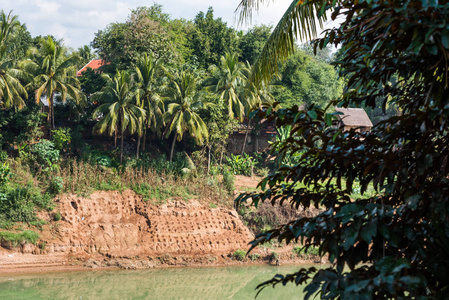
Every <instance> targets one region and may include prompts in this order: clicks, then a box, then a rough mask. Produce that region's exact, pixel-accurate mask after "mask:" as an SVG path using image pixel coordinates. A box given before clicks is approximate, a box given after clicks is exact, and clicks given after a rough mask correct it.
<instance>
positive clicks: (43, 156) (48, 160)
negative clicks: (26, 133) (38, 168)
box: [31, 140, 59, 165]
mask: <svg viewBox="0 0 449 300" xmlns="http://www.w3.org/2000/svg"><path fill="white" fill-rule="evenodd" d="M31 153H32V154H33V155H34V157H35V158H36V161H37V163H39V164H42V165H47V164H53V163H55V162H57V161H58V159H59V150H58V149H55V145H54V144H53V143H52V142H51V141H49V140H40V141H39V142H38V143H36V144H34V145H33V146H32V147H31Z"/></svg>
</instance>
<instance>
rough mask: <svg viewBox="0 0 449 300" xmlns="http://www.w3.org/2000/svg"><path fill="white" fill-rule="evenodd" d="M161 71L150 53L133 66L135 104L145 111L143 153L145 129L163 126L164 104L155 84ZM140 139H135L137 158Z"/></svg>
mask: <svg viewBox="0 0 449 300" xmlns="http://www.w3.org/2000/svg"><path fill="white" fill-rule="evenodd" d="M161 71H162V65H161V61H160V60H159V59H155V58H154V57H153V55H152V54H151V53H149V54H147V53H144V54H143V55H141V56H140V57H139V59H138V60H137V63H136V66H135V75H134V79H135V80H136V82H137V84H138V89H137V96H138V103H137V104H138V105H139V106H140V107H141V108H143V109H144V110H145V111H146V118H145V119H144V124H143V145H142V150H143V151H145V142H146V136H147V129H151V130H152V131H160V129H161V128H162V127H163V126H164V119H163V114H164V103H163V101H162V99H161V97H160V95H159V86H158V85H157V83H156V75H157V74H158V73H159V72H161ZM140 137H141V136H140V135H139V136H138V139H137V158H139V148H140V147H139V146H140Z"/></svg>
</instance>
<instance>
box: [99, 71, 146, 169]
mask: <svg viewBox="0 0 449 300" xmlns="http://www.w3.org/2000/svg"><path fill="white" fill-rule="evenodd" d="M103 78H104V79H105V81H106V85H105V86H104V87H103V89H102V90H101V91H99V92H97V93H95V94H94V95H93V96H92V98H93V100H95V99H102V100H103V101H105V103H103V104H101V105H100V106H99V107H98V108H97V109H96V110H95V111H94V115H93V116H94V117H101V119H100V121H99V122H98V123H97V124H96V125H95V127H94V130H98V132H99V133H104V132H107V133H108V134H109V135H111V136H112V134H117V133H120V135H121V146H120V162H122V161H123V141H124V137H125V131H126V130H128V131H129V133H130V134H133V133H135V132H136V131H137V132H138V134H139V135H141V132H142V127H143V124H142V123H143V120H144V118H145V115H146V112H145V110H144V109H142V108H140V107H139V106H137V105H136V104H135V102H136V100H135V97H136V83H135V81H134V79H133V78H132V77H131V74H130V73H129V72H127V71H117V73H116V74H115V76H114V77H113V78H111V77H110V76H109V75H107V74H105V75H104V76H103Z"/></svg>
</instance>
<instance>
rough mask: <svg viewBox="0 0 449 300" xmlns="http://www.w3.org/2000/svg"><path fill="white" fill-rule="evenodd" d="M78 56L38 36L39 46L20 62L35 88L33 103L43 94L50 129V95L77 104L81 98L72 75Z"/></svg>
mask: <svg viewBox="0 0 449 300" xmlns="http://www.w3.org/2000/svg"><path fill="white" fill-rule="evenodd" d="M77 62H78V58H77V57H75V56H72V55H69V54H68V53H67V49H66V48H64V47H63V46H59V45H58V43H57V42H56V41H55V40H54V39H53V38H51V37H48V38H46V39H41V42H40V49H39V51H38V52H37V53H36V54H35V55H34V56H33V59H27V60H26V61H24V64H23V66H24V68H25V69H26V70H27V71H28V72H30V73H31V74H33V75H34V76H35V77H34V81H33V82H32V83H31V86H32V87H33V88H36V91H35V99H36V102H39V101H41V97H42V96H45V97H46V99H47V103H48V108H49V114H48V121H49V122H50V126H51V129H54V128H55V116H54V98H55V95H56V94H59V95H60V97H61V99H62V101H63V103H65V102H66V100H67V98H70V99H71V100H73V101H75V102H76V103H80V102H82V101H84V100H85V95H84V93H83V92H82V91H81V89H80V83H79V80H78V79H77V77H76V64H77Z"/></svg>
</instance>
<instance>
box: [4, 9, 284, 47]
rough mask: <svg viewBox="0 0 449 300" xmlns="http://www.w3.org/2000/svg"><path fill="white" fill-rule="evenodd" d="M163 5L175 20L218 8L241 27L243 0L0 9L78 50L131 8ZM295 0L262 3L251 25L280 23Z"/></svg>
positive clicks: (36, 32)
mask: <svg viewBox="0 0 449 300" xmlns="http://www.w3.org/2000/svg"><path fill="white" fill-rule="evenodd" d="M154 3H157V4H161V5H162V6H163V11H164V12H165V13H168V14H170V15H171V17H172V18H173V19H177V18H184V19H187V20H193V19H194V18H195V16H196V15H197V14H198V12H200V11H203V12H206V11H207V10H208V8H209V6H212V7H213V9H214V17H215V18H218V17H221V18H222V19H223V21H225V22H227V23H228V26H230V27H234V28H236V29H242V30H245V29H247V27H237V26H236V25H237V24H236V22H235V21H234V20H235V15H234V11H235V9H236V8H237V6H238V4H239V3H240V0H218V1H217V0H215V1H213V0H158V1H155V2H154V1H151V0H147V1H142V0H2V4H1V5H0V9H3V10H4V11H5V13H8V12H9V11H10V10H12V11H13V14H14V15H18V16H19V21H20V22H21V23H25V24H26V26H27V28H28V31H30V33H31V35H32V36H37V35H47V34H52V35H53V36H55V37H57V38H63V39H64V43H65V45H66V46H68V47H71V48H73V49H77V48H79V47H81V46H83V45H89V43H90V42H91V41H92V40H93V39H94V36H95V33H96V32H98V30H101V29H104V28H105V27H106V26H107V25H108V24H110V23H114V22H124V21H125V20H126V18H127V16H128V15H129V13H130V10H131V9H134V8H136V7H139V6H151V5H153V4H154ZM290 3H291V0H276V1H275V3H271V2H270V4H269V5H268V6H262V7H261V8H260V10H259V13H258V14H257V13H255V14H253V18H252V23H251V25H260V24H267V25H276V23H277V21H279V19H280V18H281V17H282V14H283V13H284V12H285V10H286V9H287V7H288V6H289V4H290Z"/></svg>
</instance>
